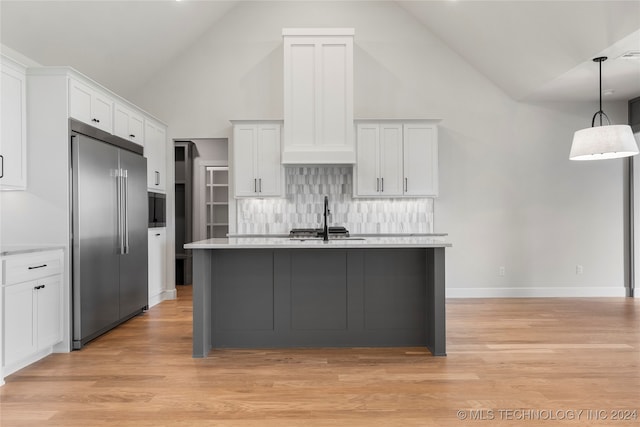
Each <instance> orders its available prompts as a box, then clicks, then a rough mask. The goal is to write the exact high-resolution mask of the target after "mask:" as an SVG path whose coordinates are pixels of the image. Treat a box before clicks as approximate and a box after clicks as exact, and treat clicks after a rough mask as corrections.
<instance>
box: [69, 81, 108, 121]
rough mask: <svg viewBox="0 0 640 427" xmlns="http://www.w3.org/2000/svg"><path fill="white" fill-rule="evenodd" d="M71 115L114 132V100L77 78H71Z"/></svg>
mask: <svg viewBox="0 0 640 427" xmlns="http://www.w3.org/2000/svg"><path fill="white" fill-rule="evenodd" d="M69 115H70V116H71V117H73V118H74V119H77V120H80V121H81V122H84V123H87V124H89V125H91V126H94V127H97V128H98V129H102V130H103V131H105V132H109V133H112V132H113V122H112V117H113V100H112V99H111V98H110V97H108V96H106V95H104V94H102V93H100V92H99V91H97V90H95V89H93V88H91V87H89V86H88V85H85V84H84V83H81V82H79V81H77V80H75V79H70V80H69Z"/></svg>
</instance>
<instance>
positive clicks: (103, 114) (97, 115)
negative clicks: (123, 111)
mask: <svg viewBox="0 0 640 427" xmlns="http://www.w3.org/2000/svg"><path fill="white" fill-rule="evenodd" d="M91 116H92V118H91V121H92V124H93V126H95V127H97V128H98V129H102V130H103V131H105V132H109V133H113V100H112V99H111V98H109V97H108V96H106V95H103V94H102V93H100V92H97V91H94V93H93V96H92V98H91Z"/></svg>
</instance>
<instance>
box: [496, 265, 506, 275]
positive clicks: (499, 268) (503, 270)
mask: <svg viewBox="0 0 640 427" xmlns="http://www.w3.org/2000/svg"><path fill="white" fill-rule="evenodd" d="M506 272H507V271H506V269H505V268H504V267H498V276H500V277H504V275H505V274H506Z"/></svg>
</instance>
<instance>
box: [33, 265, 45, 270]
mask: <svg viewBox="0 0 640 427" xmlns="http://www.w3.org/2000/svg"><path fill="white" fill-rule="evenodd" d="M46 266H47V264H42V265H36V266H35V267H29V270H35V269H36V268H43V267H46Z"/></svg>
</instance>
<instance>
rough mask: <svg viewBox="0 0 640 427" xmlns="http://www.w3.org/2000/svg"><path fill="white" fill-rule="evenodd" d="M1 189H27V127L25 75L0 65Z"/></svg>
mask: <svg viewBox="0 0 640 427" xmlns="http://www.w3.org/2000/svg"><path fill="white" fill-rule="evenodd" d="M0 88H2V90H1V91H0V96H1V98H2V101H1V106H0V113H1V117H0V123H1V126H0V129H1V130H2V136H1V138H2V139H1V140H0V188H2V189H11V190H20V189H22V190H23V189H25V188H26V186H27V138H26V134H27V127H26V117H27V110H26V104H25V101H26V91H25V75H24V72H18V71H17V70H14V69H13V68H11V67H9V66H7V65H5V64H4V63H3V64H2V77H1V79H0Z"/></svg>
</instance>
